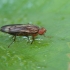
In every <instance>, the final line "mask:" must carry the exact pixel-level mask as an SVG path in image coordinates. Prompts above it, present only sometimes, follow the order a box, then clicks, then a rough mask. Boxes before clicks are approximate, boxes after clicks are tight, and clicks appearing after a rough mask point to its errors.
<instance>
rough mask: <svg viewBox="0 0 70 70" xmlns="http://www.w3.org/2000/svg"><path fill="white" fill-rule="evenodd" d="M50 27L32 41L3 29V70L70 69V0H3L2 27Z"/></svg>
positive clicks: (0, 64)
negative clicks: (22, 25) (29, 24)
mask: <svg viewBox="0 0 70 70" xmlns="http://www.w3.org/2000/svg"><path fill="white" fill-rule="evenodd" d="M27 23H32V24H34V25H37V26H40V27H44V28H46V29H47V32H46V34H45V35H46V37H44V36H37V38H36V40H35V42H34V43H33V44H32V45H31V44H30V43H27V39H26V38H23V37H17V41H16V42H15V43H13V44H12V45H11V47H10V48H8V47H7V46H8V45H9V44H10V43H11V41H12V39H11V36H10V35H8V34H5V33H2V32H0V70H70V0H0V27H1V26H3V25H7V24H27Z"/></svg>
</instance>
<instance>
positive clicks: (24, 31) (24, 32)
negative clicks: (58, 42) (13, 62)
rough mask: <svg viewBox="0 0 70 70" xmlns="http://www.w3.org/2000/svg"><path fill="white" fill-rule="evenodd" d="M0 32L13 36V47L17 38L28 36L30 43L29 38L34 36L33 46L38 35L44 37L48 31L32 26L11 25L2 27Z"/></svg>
mask: <svg viewBox="0 0 70 70" xmlns="http://www.w3.org/2000/svg"><path fill="white" fill-rule="evenodd" d="M0 31H2V32H4V33H8V34H10V35H12V36H13V41H12V42H11V43H10V45H11V44H12V43H13V42H14V41H15V40H16V36H26V37H27V38H28V41H29V36H32V42H31V44H32V43H33V41H34V39H35V37H36V36H37V35H38V34H39V35H44V33H45V32H46V29H45V28H39V27H38V26H35V25H32V24H11V25H5V26H2V27H1V29H0ZM10 45H9V46H8V48H9V47H10Z"/></svg>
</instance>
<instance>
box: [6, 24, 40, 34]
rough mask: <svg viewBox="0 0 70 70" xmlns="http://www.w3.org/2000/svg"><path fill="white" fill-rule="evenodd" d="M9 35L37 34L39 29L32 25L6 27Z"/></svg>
mask: <svg viewBox="0 0 70 70" xmlns="http://www.w3.org/2000/svg"><path fill="white" fill-rule="evenodd" d="M6 29H7V30H8V31H9V33H15V32H17V33H22V32H23V33H37V32H38V30H39V27H37V26H34V25H30V24H29V25H15V26H8V27H7V28H6Z"/></svg>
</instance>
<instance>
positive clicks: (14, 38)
mask: <svg viewBox="0 0 70 70" xmlns="http://www.w3.org/2000/svg"><path fill="white" fill-rule="evenodd" d="M15 40H16V36H13V41H12V42H11V43H10V44H9V46H8V48H9V47H10V45H12V43H13V42H14V41H15Z"/></svg>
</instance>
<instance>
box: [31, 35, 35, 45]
mask: <svg viewBox="0 0 70 70" xmlns="http://www.w3.org/2000/svg"><path fill="white" fill-rule="evenodd" d="M34 40H35V36H32V42H31V44H32V43H33V42H34Z"/></svg>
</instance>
